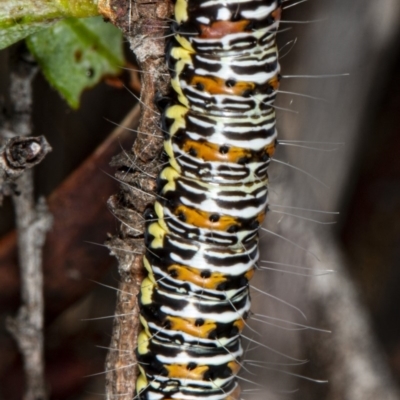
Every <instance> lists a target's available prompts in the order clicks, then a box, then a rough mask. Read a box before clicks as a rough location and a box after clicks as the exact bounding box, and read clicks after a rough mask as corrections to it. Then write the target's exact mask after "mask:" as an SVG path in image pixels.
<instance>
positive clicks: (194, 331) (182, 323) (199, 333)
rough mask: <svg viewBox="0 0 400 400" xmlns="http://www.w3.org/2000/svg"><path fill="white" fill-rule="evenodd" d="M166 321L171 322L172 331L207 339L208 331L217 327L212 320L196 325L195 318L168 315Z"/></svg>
mask: <svg viewBox="0 0 400 400" xmlns="http://www.w3.org/2000/svg"><path fill="white" fill-rule="evenodd" d="M166 319H167V321H169V322H170V323H171V329H172V330H174V331H181V332H185V333H188V334H189V335H192V336H195V337H198V338H201V339H207V338H208V337H209V335H210V333H211V332H212V331H213V330H214V329H215V328H216V327H217V324H216V323H215V322H214V321H208V320H206V321H204V323H203V324H202V325H198V323H197V319H196V318H179V317H173V316H168V317H167V318H166Z"/></svg>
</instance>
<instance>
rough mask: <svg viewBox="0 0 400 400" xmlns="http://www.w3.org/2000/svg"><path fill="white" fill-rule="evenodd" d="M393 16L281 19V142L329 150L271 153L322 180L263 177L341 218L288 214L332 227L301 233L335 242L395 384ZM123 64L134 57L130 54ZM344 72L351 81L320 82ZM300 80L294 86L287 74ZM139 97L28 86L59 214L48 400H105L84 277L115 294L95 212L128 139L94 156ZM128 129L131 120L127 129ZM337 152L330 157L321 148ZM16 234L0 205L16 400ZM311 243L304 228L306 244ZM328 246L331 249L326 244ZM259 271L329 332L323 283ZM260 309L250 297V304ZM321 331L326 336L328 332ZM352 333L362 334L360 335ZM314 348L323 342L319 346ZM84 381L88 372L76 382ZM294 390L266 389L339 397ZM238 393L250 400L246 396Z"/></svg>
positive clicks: (397, 169) (397, 197) (8, 211)
mask: <svg viewBox="0 0 400 400" xmlns="http://www.w3.org/2000/svg"><path fill="white" fill-rule="evenodd" d="M291 4H295V2H285V3H284V6H286V7H288V6H290V5H291ZM399 16H400V3H399V2H398V0H382V1H380V2H375V1H372V0H367V1H366V0H354V1H352V2H348V1H347V0H329V1H328V0H310V1H308V2H305V3H302V4H298V5H296V6H294V7H291V8H288V9H287V10H285V11H284V13H283V17H282V18H283V23H282V25H281V27H282V29H281V30H282V32H281V33H280V34H279V38H278V40H279V47H280V49H281V56H282V60H281V65H282V75H283V79H282V83H281V90H282V92H291V93H281V94H280V95H279V96H278V100H277V103H276V104H277V119H278V128H279V133H280V137H281V139H285V140H304V141H314V142H330V143H339V144H338V145H330V144H328V145H325V144H321V143H313V144H312V143H308V144H306V143H303V145H304V146H306V147H317V148H319V149H320V150H312V149H306V148H300V147H294V146H284V145H282V146H280V148H279V150H278V152H277V154H276V159H277V160H278V161H283V162H288V163H290V164H293V165H294V166H296V167H298V168H301V169H303V170H305V171H307V173H309V174H312V175H313V176H314V177H315V178H317V179H318V180H319V181H322V183H323V185H322V184H321V183H319V182H317V181H316V180H315V179H313V178H310V177H309V176H307V175H305V174H303V173H301V172H299V171H295V170H293V169H290V167H287V166H284V165H282V164H277V163H273V165H272V167H271V173H270V178H271V203H273V204H277V205H286V206H296V207H302V208H308V209H317V210H324V211H339V212H340V214H339V215H337V216H333V217H332V216H324V215H323V216H321V215H317V216H316V215H315V214H307V213H304V212H303V213H302V212H300V213H297V214H299V215H302V216H303V217H309V218H314V219H319V220H324V221H332V220H334V221H337V223H336V224H335V225H333V228H332V226H331V227H329V226H322V227H319V226H318V228H315V225H313V224H312V223H308V222H307V225H306V226H307V227H306V228H304V229H306V230H310V231H314V230H316V229H318V232H320V230H321V229H322V231H323V233H321V235H320V237H321V239H322V238H329V240H333V241H334V246H335V248H337V251H338V252H340V254H341V255H340V260H342V261H343V262H342V265H341V266H340V267H341V268H344V270H345V271H346V273H348V279H350V280H351V281H352V282H353V283H354V285H355V292H356V293H357V296H358V297H357V298H358V299H359V300H360V304H362V307H364V306H365V307H366V309H367V310H368V311H367V314H366V315H367V317H366V318H367V319H368V320H369V321H370V322H371V326H372V328H373V329H372V330H373V333H372V336H373V338H374V340H376V342H377V343H378V349H381V350H382V352H383V357H384V362H385V365H386V366H387V367H388V371H389V372H388V374H389V375H390V376H391V377H392V378H393V379H394V381H396V382H397V383H398V384H400V313H399V304H400V290H399V289H398V287H399V285H400V268H399V266H400V157H399V155H400V153H399V150H398V149H400V132H398V130H399V129H400V128H399V127H400V77H399V76H400V74H399V71H400V23H399V21H400V19H399ZM286 28H291V29H290V30H289V29H286ZM14 51H15V48H11V49H9V50H6V51H3V52H1V53H0V92H1V96H2V97H1V100H2V104H3V107H7V102H8V100H7V88H8V84H9V71H10V60H12V54H13V52H14ZM128 53H129V51H128V49H127V54H128ZM128 58H129V59H130V62H132V63H133V62H134V60H133V59H132V57H131V56H130V55H129V56H128ZM345 73H348V74H349V76H333V77H332V76H331V77H326V75H342V74H345ZM124 74H125V75H123V76H122V77H121V79H122V80H124V81H125V82H126V84H128V85H129V82H131V81H132V76H131V75H129V73H128V72H125V73H124ZM299 75H300V76H302V77H296V76H299ZM305 76H308V77H305ZM324 76H325V77H324ZM133 79H135V78H133ZM117 86H118V85H117ZM298 94H304V95H307V96H311V97H315V98H316V99H312V98H308V97H301V96H299V95H298ZM135 102H136V100H135V98H134V97H133V96H132V95H131V94H130V93H128V91H127V90H126V89H124V88H123V87H122V88H118V87H116V85H115V84H110V82H108V83H107V82H103V83H102V84H100V85H99V86H97V87H96V88H94V89H92V90H90V91H87V92H85V93H84V94H83V98H82V105H81V107H80V109H79V110H78V111H72V110H71V109H70V108H69V107H68V106H67V105H66V103H65V102H64V101H63V100H62V99H61V98H60V97H59V95H58V94H57V93H56V92H55V91H54V90H53V89H52V88H50V87H49V85H48V84H47V82H46V81H45V79H44V78H43V76H42V75H41V74H38V76H37V77H36V78H35V81H34V110H33V125H34V135H45V136H46V138H47V140H48V141H49V142H50V144H51V145H52V147H53V152H52V153H50V155H48V156H47V158H46V159H45V161H44V162H43V163H42V164H41V165H40V166H39V167H38V168H36V170H35V176H36V180H37V182H36V193H37V195H38V196H39V195H40V196H47V197H49V202H50V208H51V209H52V210H54V214H55V218H58V220H59V221H61V222H60V223H59V224H58V225H57V226H56V227H55V229H54V230H53V231H52V232H50V234H49V241H48V243H47V244H46V250H45V254H48V258H47V259H45V266H44V268H45V278H46V282H47V286H46V302H47V305H46V307H47V309H46V310H47V311H46V326H47V328H46V332H45V335H46V364H47V370H48V382H49V384H50V391H51V398H52V399H60V400H62V399H85V400H88V399H95V398H96V399H97V398H101V396H102V393H104V392H103V387H104V375H103V374H101V372H102V371H104V360H105V356H106V352H107V350H106V349H104V348H101V347H107V346H109V341H110V335H111V327H112V318H110V317H111V316H112V315H113V312H114V303H115V291H114V290H113V289H110V288H108V287H105V286H101V285H100V284H98V283H95V282H94V281H98V282H101V283H102V284H103V285H108V286H110V287H114V288H116V287H117V286H118V272H117V269H116V262H115V260H114V259H113V258H111V257H109V256H108V251H107V249H105V248H103V247H102V246H101V245H102V243H104V241H105V240H106V239H107V234H108V233H115V232H116V230H117V226H118V221H116V220H115V219H114V217H113V216H112V215H111V214H110V213H109V211H107V208H106V206H105V203H106V201H107V198H108V197H109V196H110V195H111V194H113V193H115V192H116V191H117V190H118V183H117V182H115V181H114V180H113V179H112V178H111V177H110V176H109V175H108V174H112V169H111V168H110V167H108V162H109V160H110V159H111V157H112V154H117V153H118V152H120V150H121V147H122V148H129V147H130V146H131V143H132V142H133V140H134V133H133V132H128V131H126V132H125V133H124V134H122V133H121V134H118V135H117V136H118V137H117V138H116V139H114V140H113V141H112V142H111V143H108V145H107V147H105V146H103V147H101V148H100V149H98V150H97V152H96V153H93V152H94V151H95V149H96V148H98V146H100V144H101V143H102V142H103V141H104V140H105V139H106V138H107V137H108V136H109V135H110V133H111V132H112V131H113V130H114V129H115V128H116V127H115V125H114V124H113V123H111V122H110V121H113V122H116V123H120V122H121V121H122V119H123V118H124V117H125V116H126V115H127V114H128V113H129V111H130V110H131V109H132V108H133V107H134V104H135ZM130 123H131V125H132V126H133V125H134V122H132V121H131V122H130ZM397 134H399V136H397ZM292 144H293V143H292ZM321 149H322V150H321ZM333 149H337V150H335V151H330V150H333ZM325 150H329V151H325ZM71 174H72V175H71ZM66 179H68V180H67V181H66ZM324 185H325V186H327V187H328V188H327V187H325V186H324ZM271 209H274V207H273V206H271ZM275 210H278V207H276V208H275ZM280 210H281V211H288V209H280ZM282 218H284V220H287V219H288V217H287V216H282V215H279V214H272V216H271V217H268V218H267V219H268V221H267V224H266V227H267V228H268V229H270V230H272V231H275V232H279V233H281V231H280V229H281V227H282V226H284V222H285V221H282ZM289 221H290V222H289V223H288V225H287V226H288V227H289V228H286V230H285V229H284V228H282V235H285V237H287V238H288V239H291V238H292V239H293V240H295V238H296V237H298V236H296V235H297V234H296V233H295V232H296V229H297V228H296V227H293V228H291V227H292V224H293V226H294V224H296V223H297V222H296V221H298V220H294V221H292V220H289ZM300 226H302V227H303V226H304V225H300ZM79 227H80V228H79ZM82 227H83V228H82ZM12 231H13V213H12V207H11V204H10V202H9V201H6V202H5V204H4V205H3V207H2V208H1V209H0V234H1V239H0V354H1V356H0V399H5V400H13V399H19V398H21V393H22V382H23V376H22V370H21V360H20V358H19V355H18V351H17V349H16V346H15V344H14V342H13V340H12V339H11V337H10V336H9V334H8V333H7V332H6V330H5V328H4V326H5V320H6V318H7V316H10V315H14V314H15V313H16V311H17V309H18V305H19V289H18V285H19V277H18V270H17V267H16V265H17V264H16V252H15V236H14V234H13V233H12ZM292 232H293V234H292ZM291 234H292V235H294V236H291ZM331 234H332V235H333V236H331ZM307 237H308V236H307V235H306V234H305V231H304V242H305V243H304V245H305V246H307ZM332 237H334V239H332ZM88 242H93V243H97V244H98V245H96V244H93V243H88ZM57 243H58V244H57ZM296 243H299V242H296ZM301 244H303V243H301ZM262 247H263V249H265V250H266V252H265V254H264V255H263V257H264V260H271V259H273V260H274V261H279V262H290V263H293V264H296V265H298V264H299V263H298V261H299V259H302V258H303V257H304V256H299V253H298V252H299V251H300V252H301V250H299V249H297V250H296V249H294V248H293V246H292V245H290V244H289V243H287V242H284V241H279V240H276V238H275V239H272V237H271V235H268V234H266V235H265V236H264V237H263V244H262ZM272 247H273V248H274V249H273V252H274V255H275V254H277V257H276V258H273V257H272V256H271V254H272V251H271V253H268V249H269V248H272ZM328 247H332V244H331V243H330V244H329V246H328V244H327V248H328ZM322 248H323V247H322ZM46 252H47V253H46ZM271 257H272V258H271ZM318 257H319V258H320V259H321V264H322V265H321V267H322V268H323V267H324V257H325V258H326V257H327V254H324V253H323V252H322V254H321V253H319V254H318ZM398 263H399V264H398ZM302 265H303V266H307V265H305V264H302ZM267 274H268V275H266V278H265V283H264V284H263V285H258V287H261V288H262V289H263V290H268V291H269V290H271V293H274V295H276V296H278V297H280V298H282V299H285V300H286V301H289V299H290V301H291V303H292V304H296V305H299V304H301V305H304V307H305V309H303V311H305V312H306V313H307V314H308V313H309V314H310V315H312V317H311V318H310V319H311V321H314V322H315V321H316V324H317V325H318V326H319V327H322V328H324V327H325V326H324V320H325V319H324V317H323V316H319V315H318V312H316V311H315V310H313V309H309V308H310V307H311V308H312V305H311V306H310V304H312V303H309V302H307V301H306V300H304V298H305V297H307V294H308V289H306V288H307V285H308V281H309V280H310V279H312V280H313V282H315V285H318V279H320V278H319V277H317V278H314V277H313V278H309V277H296V276H293V275H289V274H286V273H284V272H277V271H267ZM346 276H347V275H346ZM323 279H329V277H328V278H326V277H324V278H323ZM299 280H300V281H301V282H300V283H299ZM315 280H316V281H315ZM257 283H258V282H257ZM269 301H270V300H269V299H267V298H265V297H260V296H258V295H254V304H255V307H256V308H258V307H263V306H265V303H266V302H269ZM357 304H358V303H357ZM268 307H269V306H268ZM276 312H277V314H276V315H279V316H280V317H281V318H285V317H284V315H283V314H284V313H285V310H284V308H279V307H277V310H276ZM360 315H364V309H362V310H361V309H360ZM96 318H100V319H96ZM88 319H95V320H88ZM321 325H322V326H321ZM329 328H330V327H329ZM331 328H332V329H333V330H334V329H335V327H334V326H333V327H331ZM257 329H261V328H257ZM358 334H359V335H361V336H362V335H363V332H358ZM265 335H267V334H265ZM268 335H276V337H277V338H278V339H277V340H278V341H279V340H291V344H287V347H288V348H292V347H297V348H299V349H300V350H298V351H297V352H298V353H303V352H304V351H306V352H308V351H309V350H307V349H308V348H309V347H310V346H312V345H310V343H309V342H305V341H303V339H302V337H300V336H296V337H295V336H293V335H292V333H290V334H289V339H288V338H286V337H285V335H281V334H280V333H279V332H275V333H273V332H270V333H268ZM313 335H314V334H312V335H311V336H312V337H313ZM269 340H272V342H274V339H271V338H270V337H267V342H268V341H269ZM315 340H317V341H324V337H323V336H322V337H318V339H315ZM282 345H283V346H285V344H281V346H282ZM277 346H278V345H277ZM277 348H279V347H277ZM280 348H282V347H280ZM249 351H251V350H249ZM294 351H295V353H296V350H294ZM311 353H312V351H311ZM313 362H314V364H313ZM310 364H312V365H314V367H310V369H309V370H308V372H307V374H309V375H310V376H313V377H314V378H317V379H323V378H324V373H323V371H324V366H323V362H320V361H319V360H318V359H317V360H316V361H314V360H312V359H311V362H310ZM263 373H264V372H262V373H260V374H263ZM92 374H98V375H95V376H92V377H86V376H87V375H92ZM278 375H279V374H278ZM348 384H349V385H350V384H351V383H348ZM301 385H302V384H301V383H300V384H299V386H300V389H301V390H300V391H299V392H294V393H288V392H290V390H289V389H287V392H285V391H284V390H283V389H281V392H279V389H277V391H276V392H275V394H276V393H278V394H277V396H278V398H282V397H284V398H292V399H304V398H307V399H314V398H318V399H334V398H335V395H334V391H332V390H330V389H329V385H328V386H326V385H325V386H323V387H322V388H321V385H319V384H317V383H309V384H307V385H306V386H305V387H304V388H302V387H301ZM297 387H298V386H296V385H295V386H293V387H291V388H297ZM272 396H273V395H271V398H273V397H272ZM249 397H250V396H249ZM243 398H248V397H246V396H245V395H243ZM264 398H265V397H264ZM268 398H270V397H268ZM336 398H340V397H336ZM342 398H344V397H342ZM349 398H350V397H349ZM354 398H356V397H354Z"/></svg>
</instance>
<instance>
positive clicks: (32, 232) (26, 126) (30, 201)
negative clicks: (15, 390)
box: [6, 57, 52, 400]
mask: <svg viewBox="0 0 400 400" xmlns="http://www.w3.org/2000/svg"><path fill="white" fill-rule="evenodd" d="M36 71H37V67H36V66H35V65H34V64H32V63H31V62H30V60H28V59H23V57H21V58H20V59H19V60H18V61H17V62H16V64H15V66H14V69H13V72H12V74H11V87H10V98H11V105H12V109H11V113H10V117H9V119H8V125H9V126H6V129H7V130H8V131H10V132H12V133H13V134H14V135H20V136H28V135H29V134H30V133H31V112H32V86H31V84H32V79H33V77H34V76H35V74H36ZM18 140H19V141H20V142H19V143H20V144H22V148H23V147H24V146H23V143H25V144H27V143H30V145H28V147H27V149H28V151H27V155H26V157H25V158H27V159H28V160H32V159H35V157H36V156H37V154H38V151H39V150H38V149H37V146H36V145H34V144H33V143H36V144H38V143H39V142H29V141H28V142H26V141H24V140H23V139H22V138H14V140H13V139H12V143H14V144H15V143H18ZM46 143H47V142H43V144H44V147H45V148H46V152H48V151H49V150H50V147H49V146H48V145H47V144H46ZM17 148H18V146H17ZM19 148H20V150H21V146H19ZM22 153H23V152H22ZM19 154H21V152H19ZM12 159H13V160H14V161H15V160H16V159H17V160H18V154H17V153H16V154H14V156H13V157H12ZM15 183H16V185H17V189H16V193H15V194H14V195H13V202H14V208H15V215H16V225H17V229H18V256H19V263H20V270H21V286H22V287H21V296H22V305H21V307H20V309H19V311H18V315H17V317H16V318H9V319H8V320H7V328H8V330H9V331H10V333H11V334H12V335H13V336H14V338H15V340H16V341H17V343H18V346H19V348H20V351H21V353H22V356H23V359H24V368H25V375H26V389H25V395H24V399H25V400H39V399H40V400H43V399H45V398H46V397H47V396H46V386H45V378H44V356H43V310H44V305H43V276H42V247H43V244H44V241H45V236H46V232H47V231H48V230H49V228H50V226H51V221H52V218H51V216H50V214H49V213H48V212H47V206H46V203H45V201H44V199H40V200H39V202H38V204H37V205H36V204H35V199H34V189H33V172H32V171H31V170H27V171H25V173H23V174H22V175H21V176H20V177H19V178H18V179H17V180H16V181H15Z"/></svg>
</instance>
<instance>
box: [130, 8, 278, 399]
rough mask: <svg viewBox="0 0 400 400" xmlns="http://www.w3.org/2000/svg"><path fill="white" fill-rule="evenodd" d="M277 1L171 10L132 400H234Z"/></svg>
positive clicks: (262, 192)
mask: <svg viewBox="0 0 400 400" xmlns="http://www.w3.org/2000/svg"><path fill="white" fill-rule="evenodd" d="M280 13H281V1H280V0H224V1H222V0H177V1H176V3H175V22H174V23H173V26H172V29H173V31H174V32H175V39H174V41H172V42H171V43H170V45H169V47H168V52H167V61H168V63H169V66H170V69H171V70H172V71H173V72H172V77H171V86H172V91H173V93H174V95H173V97H174V98H175V101H174V102H173V103H172V104H171V105H169V106H168V107H167V109H166V110H165V112H164V116H163V121H164V122H163V123H164V131H166V132H167V134H166V138H165V142H164V148H165V151H166V153H167V155H168V157H169V163H168V165H167V166H166V167H165V168H164V169H163V170H162V172H161V174H160V176H159V198H158V200H157V201H156V203H155V207H154V210H153V211H150V212H149V218H148V223H147V227H146V238H145V240H146V246H147V249H148V250H147V252H146V255H145V257H144V266H145V268H146V269H147V271H148V277H147V278H146V279H145V280H144V281H143V284H142V289H141V295H140V307H141V317H140V318H141V322H142V326H143V330H142V332H141V334H140V336H139V341H138V342H139V344H138V349H137V355H138V362H139V365H140V367H139V368H140V376H139V378H138V381H137V388H136V390H137V398H139V399H141V400H172V399H177V400H196V399H204V400H205V399H206V400H238V399H239V398H240V388H239V386H238V383H237V378H236V375H237V373H238V372H239V370H240V366H241V362H240V358H241V356H242V354H243V350H242V347H241V339H240V336H241V332H242V330H243V328H244V326H245V322H244V321H245V319H246V318H247V314H248V312H249V310H250V297H249V280H250V279H251V277H252V275H253V272H254V269H255V264H256V262H257V260H258V257H259V249H258V229H259V227H260V225H261V223H262V222H263V220H264V218H265V215H266V211H267V204H268V187H267V185H268V174H267V168H268V165H269V163H270V159H271V157H272V155H273V154H274V151H275V146H276V139H277V132H276V128H275V122H276V121H275V112H274V109H273V107H272V104H273V101H274V99H275V94H276V90H277V88H278V85H279V64H278V51H277V46H276V41H275V38H276V32H277V29H278V25H279V19H280Z"/></svg>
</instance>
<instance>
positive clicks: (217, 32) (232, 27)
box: [200, 19, 249, 39]
mask: <svg viewBox="0 0 400 400" xmlns="http://www.w3.org/2000/svg"><path fill="white" fill-rule="evenodd" d="M248 24H249V21H248V20H246V19H244V20H242V21H236V22H232V21H216V22H213V23H212V24H211V26H208V25H200V30H201V33H200V38H202V39H220V38H222V37H224V36H226V35H230V34H232V33H239V32H245V31H246V27H247V25H248Z"/></svg>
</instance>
